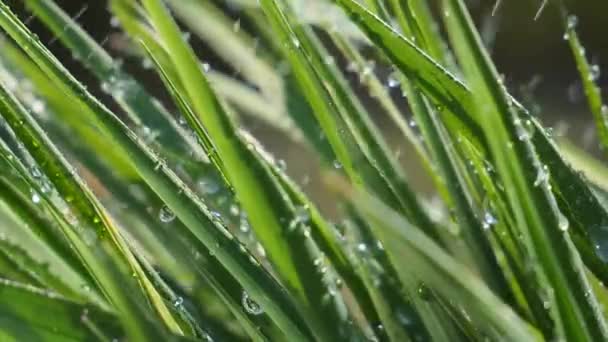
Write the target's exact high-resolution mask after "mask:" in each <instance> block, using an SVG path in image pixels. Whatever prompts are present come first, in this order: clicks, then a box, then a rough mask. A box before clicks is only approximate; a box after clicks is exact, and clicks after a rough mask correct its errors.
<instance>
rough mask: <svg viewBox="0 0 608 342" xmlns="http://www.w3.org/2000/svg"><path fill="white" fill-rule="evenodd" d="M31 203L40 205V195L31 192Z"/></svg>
mask: <svg viewBox="0 0 608 342" xmlns="http://www.w3.org/2000/svg"><path fill="white" fill-rule="evenodd" d="M32 202H33V203H34V204H38V203H40V195H38V193H37V192H36V191H32Z"/></svg>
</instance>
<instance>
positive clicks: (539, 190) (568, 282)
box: [444, 0, 606, 340]
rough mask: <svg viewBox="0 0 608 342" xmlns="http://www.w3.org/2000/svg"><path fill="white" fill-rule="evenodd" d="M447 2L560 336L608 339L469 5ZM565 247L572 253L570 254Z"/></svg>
mask: <svg viewBox="0 0 608 342" xmlns="http://www.w3.org/2000/svg"><path fill="white" fill-rule="evenodd" d="M444 6H445V10H446V11H447V14H446V15H444V18H445V20H446V23H447V25H448V26H449V28H450V35H451V38H452V39H453V41H454V42H455V44H454V46H455V48H456V53H457V55H458V56H459V60H460V62H461V64H462V66H463V68H464V70H465V72H466V74H467V75H468V77H469V81H470V82H471V84H472V86H473V89H474V92H473V94H474V95H473V99H474V101H476V102H477V103H478V108H486V109H485V110H483V111H480V112H478V114H477V115H478V116H479V117H482V116H483V118H484V119H485V120H483V121H481V122H482V123H481V125H482V129H483V130H484V132H485V134H486V136H493V137H494V138H493V139H488V142H489V145H490V151H491V152H492V156H493V158H494V159H495V161H496V163H497V169H498V174H499V175H500V177H501V178H502V180H503V181H504V182H505V188H506V189H507V196H508V199H509V202H510V203H511V206H512V210H514V211H515V217H516V219H517V222H518V225H519V226H520V229H522V233H523V234H524V236H527V237H528V238H529V239H530V243H531V245H532V246H534V247H533V248H534V252H535V254H536V257H537V258H538V263H539V265H538V269H537V271H538V272H542V273H543V274H544V275H545V276H546V277H547V281H548V283H549V284H550V286H551V287H552V289H553V291H554V293H555V297H554V301H555V304H556V306H557V307H556V308H555V309H553V311H552V312H553V315H554V316H553V317H554V319H556V321H557V331H558V335H561V334H567V335H566V336H568V337H569V338H573V339H583V340H593V339H594V338H606V326H605V322H604V319H603V317H600V316H598V315H597V313H598V311H597V302H596V299H595V296H594V295H593V294H592V292H591V290H590V289H589V288H588V287H589V284H588V282H587V279H586V278H585V274H584V270H583V269H582V267H581V266H582V262H581V260H580V255H579V254H578V253H577V251H576V250H575V249H574V246H573V244H572V241H571V240H570V238H569V235H568V233H567V231H565V230H567V228H568V222H567V221H566V219H565V217H563V215H562V214H561V213H560V212H559V211H558V209H557V206H556V203H555V199H554V198H553V196H552V194H551V193H550V190H549V189H548V188H547V186H546V185H545V184H543V182H542V179H541V181H540V182H534V181H532V177H534V176H537V175H538V173H539V172H541V173H542V172H546V171H544V170H543V166H542V165H539V161H538V159H537V158H538V157H537V155H536V154H535V151H534V149H533V147H532V145H531V143H530V142H529V140H528V139H519V137H520V132H518V131H517V121H516V119H517V118H518V115H517V112H516V111H515V108H514V107H513V105H512V101H511V98H510V96H509V95H508V94H507V93H506V91H505V90H504V86H503V85H502V84H501V83H500V82H499V81H498V79H499V78H498V73H497V71H496V69H495V68H494V66H493V64H492V63H491V62H490V59H489V57H488V55H487V52H486V51H485V50H484V48H483V45H482V43H481V39H480V37H479V35H478V34H477V32H476V31H475V30H474V28H473V25H472V21H471V19H470V17H469V15H468V12H467V10H466V7H465V6H464V4H463V3H462V2H461V1H458V0H446V1H444ZM520 129H521V127H520ZM509 145H511V146H513V147H512V148H510V147H509ZM541 176H542V174H541ZM534 183H536V186H535V184H534ZM541 213H542V214H541ZM560 230H561V232H560ZM553 246H559V247H553ZM558 251H559V252H558ZM564 251H567V252H568V254H567V255H566V256H565V257H564V256H563V253H564ZM535 254H532V255H535ZM562 324H563V326H561V325H562Z"/></svg>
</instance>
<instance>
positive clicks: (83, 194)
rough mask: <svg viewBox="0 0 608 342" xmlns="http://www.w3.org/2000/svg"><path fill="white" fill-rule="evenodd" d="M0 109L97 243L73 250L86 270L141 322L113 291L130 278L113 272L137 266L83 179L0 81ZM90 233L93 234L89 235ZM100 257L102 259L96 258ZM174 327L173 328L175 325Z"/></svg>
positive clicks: (134, 306) (151, 291)
mask: <svg viewBox="0 0 608 342" xmlns="http://www.w3.org/2000/svg"><path fill="white" fill-rule="evenodd" d="M0 108H1V109H2V115H3V116H4V118H5V119H6V121H7V123H8V124H9V125H10V126H11V128H12V129H13V131H14V132H15V134H16V135H17V136H18V137H19V139H20V140H21V141H22V142H23V143H24V145H25V146H26V148H27V149H28V151H29V152H30V153H31V154H32V157H33V158H34V159H36V161H37V162H38V164H39V165H40V166H41V168H42V170H43V171H44V173H45V174H47V175H52V176H51V177H50V181H51V183H53V185H55V187H56V189H57V191H58V192H59V194H60V195H61V196H62V197H63V198H64V199H65V200H66V202H67V204H68V206H69V208H70V209H71V210H73V213H74V215H75V216H76V217H77V219H78V220H79V221H80V222H81V227H83V228H86V229H85V230H84V232H83V236H85V235H86V234H89V237H90V238H91V239H92V240H93V241H97V242H98V243H97V246H99V247H98V248H97V249H96V250H95V252H93V253H96V254H98V255H97V257H93V254H92V253H91V252H90V251H89V250H86V249H84V248H80V249H77V250H78V253H79V254H80V255H81V257H83V259H84V261H85V263H86V264H87V267H88V269H89V271H91V272H92V273H93V275H94V277H95V280H96V281H97V282H98V284H99V285H100V287H101V289H102V291H103V292H104V294H105V295H106V296H107V297H108V299H109V300H110V301H111V302H112V303H113V304H114V305H117V306H118V308H119V309H120V310H124V311H123V312H124V313H125V314H126V313H129V314H130V315H133V317H138V319H139V320H141V321H143V322H145V321H144V320H145V319H147V318H144V317H145V316H144V315H145V314H144V313H143V310H142V308H138V305H141V304H136V303H137V301H136V300H135V298H137V297H136V296H133V297H131V298H129V299H127V298H126V297H125V296H124V295H123V294H120V293H119V292H117V291H119V290H118V289H119V288H121V286H124V284H125V280H126V279H129V278H130V277H128V276H127V277H122V279H121V278H116V274H120V272H125V271H124V270H125V269H126V265H129V266H128V268H132V270H133V272H138V265H137V264H136V262H134V260H132V259H131V260H130V258H132V256H131V257H129V252H128V250H126V248H125V245H124V241H122V240H121V237H120V236H119V235H118V234H119V233H118V231H117V230H116V227H114V226H112V225H111V223H110V221H109V219H108V217H106V216H105V214H104V212H103V210H102V209H101V207H100V206H99V204H98V203H97V202H96V200H95V199H94V197H93V196H92V194H91V192H90V190H88V189H87V188H86V186H85V185H84V183H83V181H82V180H81V179H79V178H78V176H77V175H76V174H75V173H74V171H72V170H71V169H70V167H69V166H68V165H69V164H68V163H67V161H66V160H65V159H64V158H63V156H62V155H61V154H60V153H59V151H58V150H57V149H56V147H55V146H54V145H53V144H52V143H51V141H50V139H49V138H48V137H47V136H46V135H45V134H44V132H43V131H42V129H41V128H40V127H39V126H37V124H36V122H35V121H34V119H33V118H32V117H31V116H30V115H29V114H28V112H27V111H26V110H25V109H24V108H23V107H21V105H20V104H19V103H18V102H17V100H16V99H15V98H14V97H12V96H11V95H10V94H9V93H8V91H7V90H6V89H5V88H4V85H3V84H0ZM90 234H93V235H92V236H91V235H90ZM79 239H82V240H80V242H81V243H82V242H84V239H83V237H80V238H79ZM72 243H74V241H72ZM74 244H76V243H74ZM89 253H91V254H89ZM87 254H88V255H87ZM100 257H101V258H103V259H101V260H100ZM123 258H124V259H123ZM102 260H103V261H102ZM110 260H111V261H110ZM122 263H124V264H122ZM102 265H103V266H102ZM102 267H105V268H108V270H107V271H103V268H102ZM121 267H122V268H121ZM119 270H120V271H119ZM114 272H116V273H114ZM138 273H141V272H138ZM141 281H142V282H143V283H145V282H146V279H142V280H141ZM118 284H122V285H118ZM127 284H128V283H127ZM134 285H135V284H131V285H130V286H133V287H134V288H135V286H134ZM146 293H147V294H148V295H149V296H154V295H155V291H154V289H153V288H148V289H147V291H146ZM140 300H142V298H140ZM157 304H158V306H157V309H158V310H159V314H161V315H162V314H163V311H164V310H166V309H164V310H163V307H164V305H162V304H161V303H157ZM169 317H171V318H169ZM166 319H168V321H167V322H168V324H171V323H170V322H172V321H171V319H172V316H170V315H169V316H167V317H166ZM143 322H138V323H137V324H142V323H143ZM143 324H145V323H143ZM174 327H175V328H176V326H174ZM138 330H139V331H137V332H136V331H133V332H132V333H137V334H141V333H143V329H142V328H138Z"/></svg>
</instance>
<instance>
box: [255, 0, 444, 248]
mask: <svg viewBox="0 0 608 342" xmlns="http://www.w3.org/2000/svg"><path fill="white" fill-rule="evenodd" d="M276 4H277V3H276V2H275V5H273V6H263V8H264V9H266V10H267V12H269V13H270V17H271V18H273V19H272V20H273V21H275V22H276V25H275V26H276V28H275V29H276V30H281V31H282V34H283V35H289V34H291V35H293V37H292V38H291V39H292V40H295V41H297V43H295V45H296V46H295V49H292V50H290V52H287V53H288V54H289V55H290V56H293V57H292V59H294V61H295V58H299V59H300V60H302V61H304V62H306V61H308V63H309V68H310V69H312V70H311V72H312V73H313V75H314V73H316V74H317V77H318V79H319V80H320V81H322V82H318V87H319V88H320V87H324V88H325V89H326V94H327V95H328V100H329V101H330V103H334V104H335V107H334V108H335V113H337V114H339V116H340V118H341V120H342V121H343V122H344V123H345V124H346V127H345V128H344V130H345V131H344V132H343V133H342V132H341V133H340V134H339V137H338V138H337V139H341V140H342V141H344V142H345V143H346V144H348V145H350V146H352V150H353V152H351V153H352V155H353V157H352V158H353V159H356V160H361V161H360V162H359V163H358V166H357V169H358V172H359V174H360V175H361V177H362V180H363V182H364V186H365V187H366V188H367V189H368V190H369V191H372V192H374V193H376V194H377V196H379V197H381V198H383V200H384V201H385V202H386V203H390V205H391V207H393V208H400V210H402V211H403V212H405V213H406V214H407V216H408V217H410V218H411V219H412V220H413V221H415V222H416V223H418V224H419V225H420V226H422V227H425V229H428V234H429V235H431V236H434V237H435V238H436V239H437V240H438V239H439V238H438V236H437V233H436V232H435V231H434V229H433V223H432V222H431V220H430V218H429V217H428V216H427V215H426V213H425V212H424V210H423V209H422V207H421V206H420V204H419V203H418V201H417V198H416V196H415V195H414V193H413V192H412V190H411V189H410V186H409V185H408V184H407V182H406V177H405V174H404V173H403V171H402V170H401V168H400V166H399V165H398V164H397V163H396V161H395V160H394V158H393V157H392V154H391V153H390V152H389V151H388V148H387V146H386V143H385V142H384V140H383V138H382V137H381V136H380V134H379V132H378V129H377V127H376V126H375V125H374V124H373V123H372V121H371V120H370V115H369V113H367V111H366V110H365V108H364V106H363V105H362V104H361V103H360V101H359V100H358V99H357V98H356V97H355V96H354V92H353V90H352V88H351V87H350V86H349V85H348V83H347V82H346V80H345V79H344V77H343V75H342V74H341V73H340V71H339V70H338V69H337V67H336V66H335V64H333V63H326V62H325V61H324V60H325V57H324V56H327V55H329V54H328V52H327V51H326V50H325V48H324V47H323V46H322V44H321V42H320V41H319V39H318V38H317V37H316V36H315V34H314V32H312V31H311V30H310V29H309V28H307V27H304V26H300V25H297V26H293V27H290V26H289V25H288V24H286V23H287V22H294V20H295V19H293V17H294V15H293V14H292V13H291V12H290V11H289V10H287V9H285V10H280V9H279V7H278V5H276ZM281 16H285V19H286V22H284V21H282V20H281ZM282 23H283V24H282ZM290 30H293V32H290ZM292 51H293V52H294V54H293V55H292V54H291V53H292ZM311 103H313V102H312V101H311ZM317 112H330V113H331V112H332V110H331V108H327V109H326V110H325V111H317ZM330 115H335V114H330ZM317 119H318V120H319V121H320V122H322V121H324V120H325V119H324V118H322V117H320V116H317ZM330 128H331V127H324V130H325V134H326V135H328V136H329V135H331V134H335V133H336V132H332V131H329V130H328V129H330ZM348 132H350V134H348ZM337 139H336V140H337ZM358 154H362V156H361V157H359V156H358ZM370 166H371V167H370ZM351 178H352V175H351ZM438 241H439V240H438Z"/></svg>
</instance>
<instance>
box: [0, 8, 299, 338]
mask: <svg viewBox="0 0 608 342" xmlns="http://www.w3.org/2000/svg"><path fill="white" fill-rule="evenodd" d="M1 10H2V11H1V14H2V16H1V17H0V19H3V20H1V21H0V25H1V26H2V27H3V28H4V29H5V31H6V32H7V33H9V34H10V35H11V37H12V38H13V39H15V40H16V41H18V42H19V43H20V44H23V45H24V46H27V48H26V49H24V50H25V51H26V52H27V53H28V55H30V57H31V58H32V59H33V60H34V61H35V62H36V64H37V65H38V66H39V67H40V68H41V69H42V70H45V71H46V72H47V75H48V76H49V77H50V78H51V80H52V81H53V82H54V83H55V84H56V85H57V86H58V87H59V89H60V90H61V91H63V92H65V93H66V94H67V95H68V96H70V97H71V98H72V99H73V100H76V101H79V104H80V105H82V106H85V107H87V108H89V109H90V110H91V114H93V115H94V117H93V118H92V119H93V120H94V121H95V122H97V123H99V124H100V125H101V126H102V127H103V129H104V133H105V134H107V135H108V136H110V137H111V138H112V139H113V141H114V142H115V143H116V147H117V148H120V149H121V150H122V151H123V153H128V154H129V156H130V157H131V160H132V162H133V165H134V167H135V168H136V169H137V171H138V172H139V173H140V175H141V176H142V178H143V179H144V180H145V181H146V182H147V183H148V184H149V185H150V186H151V188H152V189H154V191H155V192H156V193H157V194H158V195H159V197H161V198H162V199H163V200H164V201H165V202H166V203H167V205H168V207H169V208H170V209H171V211H172V212H174V213H175V214H176V216H177V217H178V218H180V220H182V221H183V222H184V223H185V225H186V226H187V227H188V229H190V230H191V231H192V233H193V234H194V235H195V236H196V237H197V238H199V239H200V240H201V241H203V242H204V244H205V246H206V247H207V248H208V249H209V250H210V251H212V252H213V254H214V255H215V256H216V257H217V258H218V259H219V260H220V261H221V262H222V263H223V264H224V265H225V266H226V268H227V269H229V271H230V272H231V273H233V274H234V275H235V277H236V278H238V280H239V282H241V283H243V285H244V287H245V288H246V290H247V292H248V293H249V295H250V296H251V297H252V298H255V300H256V301H257V302H258V303H259V304H260V305H261V306H262V307H263V308H264V310H265V311H266V312H268V313H269V315H271V316H272V317H273V319H274V321H275V322H276V323H277V325H279V326H280V327H281V328H282V329H284V330H285V331H288V332H289V333H290V334H291V335H292V337H293V338H298V337H301V338H303V336H305V335H306V333H304V332H303V330H302V329H301V327H302V326H303V323H302V322H301V321H299V320H296V319H295V317H297V316H298V315H297V313H296V311H295V310H294V308H293V302H292V301H291V299H287V297H286V296H285V292H284V291H283V290H282V289H280V287H278V285H277V284H276V282H275V281H274V279H272V278H270V276H269V275H268V274H267V273H266V272H265V271H264V270H262V269H261V268H260V267H259V265H256V263H254V262H252V261H251V257H250V255H249V253H246V252H241V251H240V250H239V248H240V244H239V243H238V242H236V241H235V240H234V238H233V236H232V235H231V234H230V233H229V232H227V231H226V230H225V229H224V228H222V227H217V226H214V225H213V224H212V223H211V219H210V217H211V214H210V213H209V212H208V211H207V209H206V207H205V206H204V205H203V204H202V203H200V201H198V200H197V198H196V197H195V195H194V194H193V193H192V192H191V191H190V190H189V189H187V188H186V186H185V185H184V184H183V183H182V182H181V181H180V180H179V179H178V178H177V177H176V176H175V174H173V173H172V171H171V170H169V169H168V168H167V167H166V165H164V163H163V162H162V161H161V160H159V159H158V157H157V156H155V155H154V154H153V152H151V151H150V150H149V149H146V147H145V145H143V143H142V142H141V140H139V139H138V138H137V137H136V136H135V135H134V134H133V132H132V131H130V130H129V129H128V128H127V127H126V126H125V125H124V124H123V123H122V122H121V121H120V120H119V119H118V118H117V117H116V116H115V115H114V114H113V113H111V112H110V111H109V110H108V109H107V108H105V107H104V106H103V105H102V104H101V103H100V102H99V101H97V100H96V99H95V98H94V97H92V95H91V94H90V93H88V92H87V91H86V90H85V89H84V87H83V86H82V85H81V84H80V83H78V82H77V81H76V80H75V79H74V78H73V77H72V76H71V75H70V74H69V72H68V71H67V70H66V69H65V68H64V67H63V66H61V64H60V63H59V62H58V61H57V60H56V59H55V58H54V57H52V55H51V54H50V53H49V52H48V51H47V50H46V49H45V48H44V47H42V45H41V43H40V42H39V41H38V40H35V39H33V38H32V35H31V34H30V33H29V31H28V30H27V28H26V27H24V26H23V25H22V24H20V23H19V22H18V21H17V20H16V18H15V17H14V16H13V15H11V13H10V12H9V9H8V7H6V5H2V7H1ZM220 247H221V248H220ZM279 302H280V303H281V304H279Z"/></svg>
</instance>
